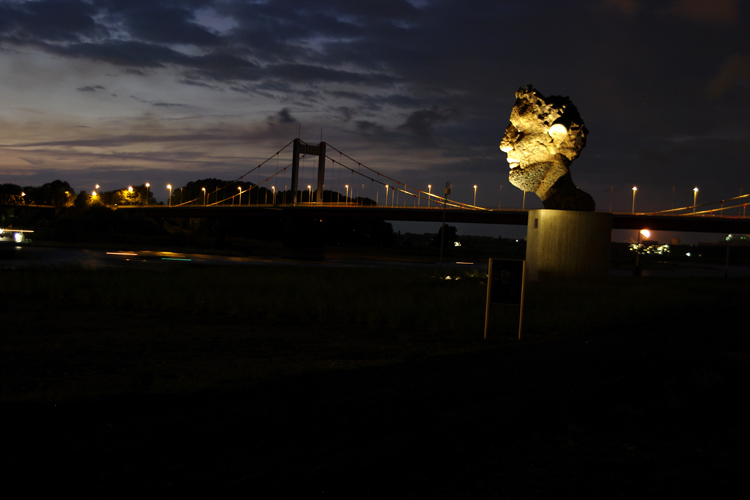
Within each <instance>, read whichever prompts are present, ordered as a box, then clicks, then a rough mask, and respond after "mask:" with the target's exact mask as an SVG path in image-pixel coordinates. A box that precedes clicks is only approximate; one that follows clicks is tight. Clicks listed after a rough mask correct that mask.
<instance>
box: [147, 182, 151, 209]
mask: <svg viewBox="0 0 750 500" xmlns="http://www.w3.org/2000/svg"><path fill="white" fill-rule="evenodd" d="M150 187H151V184H149V183H148V182H147V183H146V206H148V188H150Z"/></svg>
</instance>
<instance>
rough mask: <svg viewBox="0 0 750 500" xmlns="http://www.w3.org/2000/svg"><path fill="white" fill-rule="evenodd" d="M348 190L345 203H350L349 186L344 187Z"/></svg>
mask: <svg viewBox="0 0 750 500" xmlns="http://www.w3.org/2000/svg"><path fill="white" fill-rule="evenodd" d="M344 187H345V188H346V201H345V203H349V184H346V185H344Z"/></svg>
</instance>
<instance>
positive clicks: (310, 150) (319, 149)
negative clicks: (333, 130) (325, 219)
mask: <svg viewBox="0 0 750 500" xmlns="http://www.w3.org/2000/svg"><path fill="white" fill-rule="evenodd" d="M292 155H293V158H292V193H293V196H294V204H295V205H296V204H297V202H298V200H297V191H298V190H299V186H298V184H299V155H313V156H317V157H318V185H317V195H316V196H315V202H316V203H323V179H324V178H325V170H326V143H325V142H321V143H320V144H318V145H317V146H315V145H311V144H304V143H302V141H301V140H300V139H299V138H298V139H294V144H293V146H292Z"/></svg>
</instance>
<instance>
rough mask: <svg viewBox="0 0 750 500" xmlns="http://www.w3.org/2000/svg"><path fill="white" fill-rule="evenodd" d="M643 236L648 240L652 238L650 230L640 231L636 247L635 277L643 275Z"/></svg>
mask: <svg viewBox="0 0 750 500" xmlns="http://www.w3.org/2000/svg"><path fill="white" fill-rule="evenodd" d="M641 236H643V237H644V238H646V239H648V238H649V237H650V236H651V231H649V230H648V229H641V230H640V231H638V243H637V244H636V246H635V269H633V276H640V275H641V264H640V262H639V260H640V256H641Z"/></svg>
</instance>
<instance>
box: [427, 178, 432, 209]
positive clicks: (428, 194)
mask: <svg viewBox="0 0 750 500" xmlns="http://www.w3.org/2000/svg"><path fill="white" fill-rule="evenodd" d="M431 197H432V184H427V206H428V207H429V206H430V198H431Z"/></svg>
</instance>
